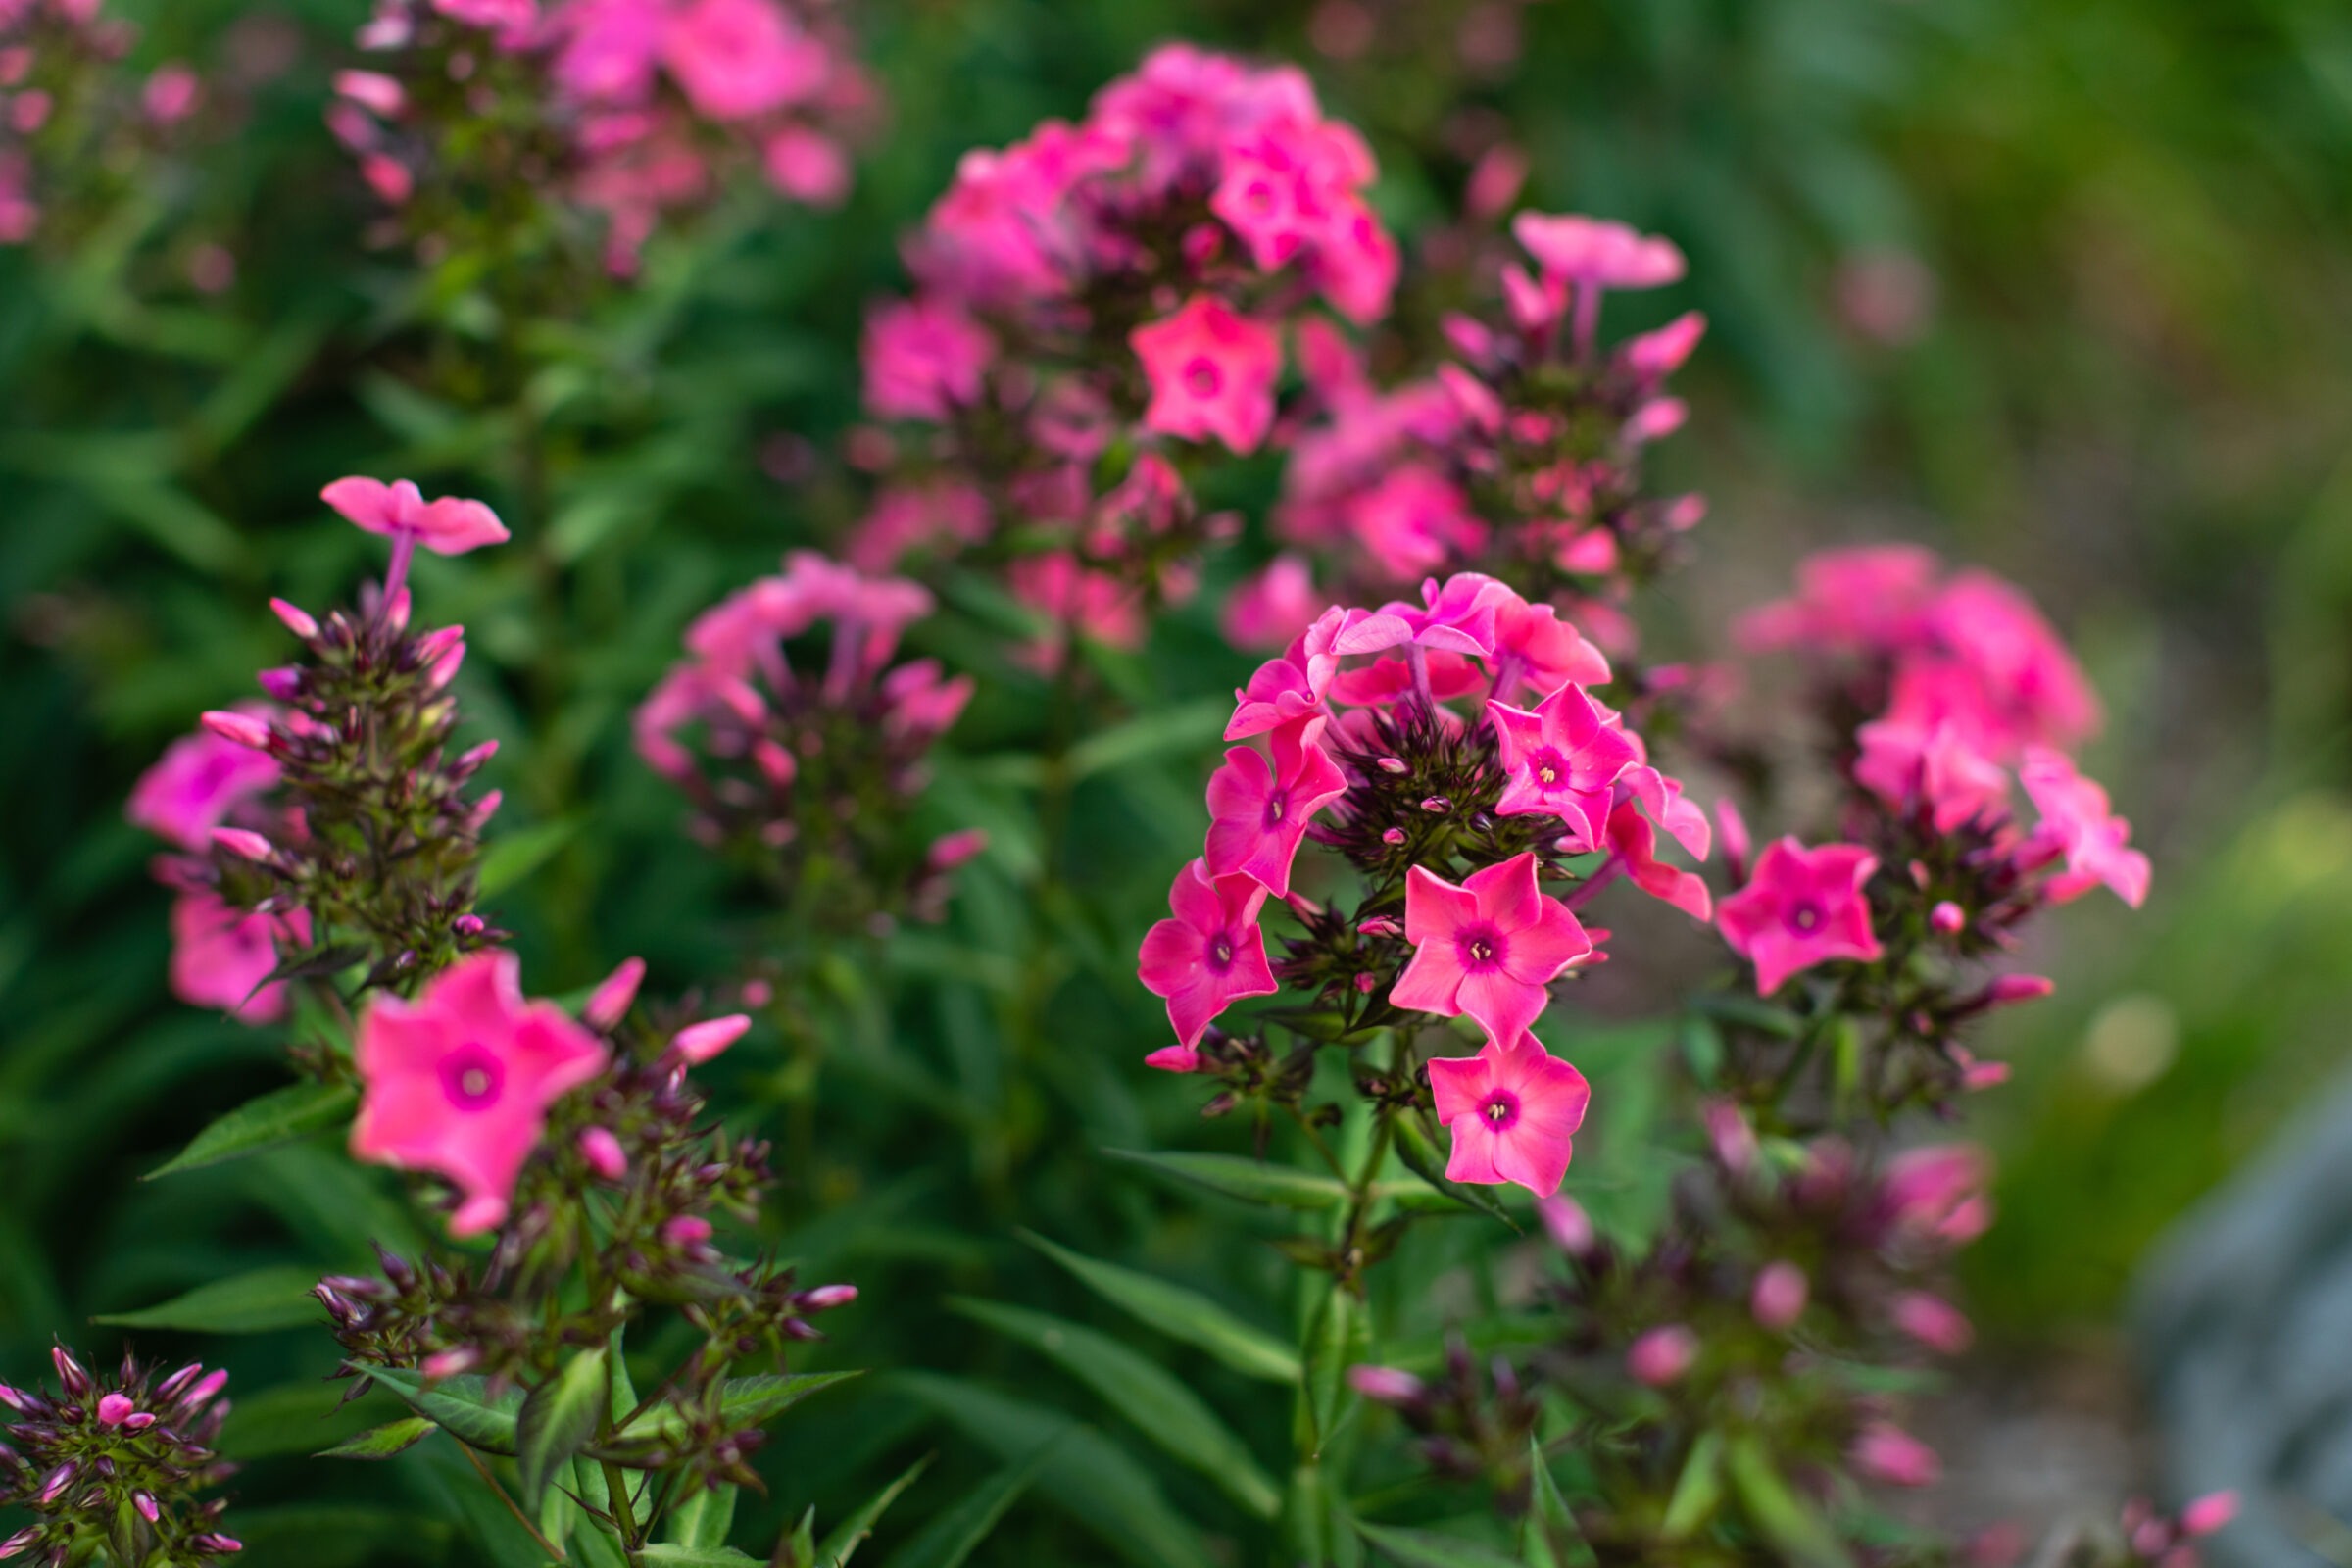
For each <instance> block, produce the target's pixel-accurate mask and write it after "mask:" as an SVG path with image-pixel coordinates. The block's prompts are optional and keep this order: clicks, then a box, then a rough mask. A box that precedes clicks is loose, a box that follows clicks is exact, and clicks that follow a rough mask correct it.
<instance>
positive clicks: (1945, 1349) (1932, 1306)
mask: <svg viewBox="0 0 2352 1568" xmlns="http://www.w3.org/2000/svg"><path fill="white" fill-rule="evenodd" d="M1890 1315H1891V1316H1892V1318H1893V1320H1894V1326H1895V1327H1896V1328H1897V1329H1899V1330H1901V1331H1902V1332H1903V1333H1905V1334H1907V1335H1909V1336H1910V1337H1911V1338H1912V1339H1915V1340H1917V1341H1918V1342H1919V1343H1920V1344H1922V1345H1924V1346H1926V1347H1927V1348H1929V1349H1931V1350H1935V1351H1936V1352H1937V1353H1939V1354H1942V1355H1958V1354H1959V1353H1960V1352H1961V1351H1962V1350H1965V1349H1967V1348H1968V1347H1969V1342H1970V1341H1972V1340H1974V1339H1975V1338H1976V1337H1977V1334H1976V1330H1975V1329H1974V1328H1973V1327H1971V1326H1970V1324H1969V1321H1968V1316H1967V1314H1965V1313H1964V1312H1962V1311H1961V1310H1960V1309H1959V1308H1958V1307H1956V1306H1954V1305H1953V1304H1952V1303H1951V1302H1949V1301H1947V1300H1945V1299H1943V1298H1942V1297H1940V1296H1930V1295H1929V1294H1928V1293H1927V1292H1925V1291H1905V1292H1903V1294H1901V1295H1900V1296H1897V1297H1896V1298H1895V1299H1894V1304H1893V1307H1892V1308H1891V1311H1890Z"/></svg>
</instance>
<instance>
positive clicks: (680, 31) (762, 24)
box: [662, 0, 827, 120]
mask: <svg viewBox="0 0 2352 1568" xmlns="http://www.w3.org/2000/svg"><path fill="white" fill-rule="evenodd" d="M662 64H664V65H665V66H667V67H668V68H669V73H670V74H671V75H672V76H674V77H676V78H677V82H678V86H679V87H680V88H681V89H683V90H684V92H685V94H686V98H687V101H688V102H689V103H691V104H693V105H694V107H695V108H696V109H697V110H699V111H701V112H702V113H703V114H706V115H709V116H710V117H711V119H713V120H748V119H750V118H751V117H752V116H754V115H763V114H766V113H767V112H769V111H770V110H774V109H781V108H782V107H784V106H785V105H786V104H789V103H793V102H795V101H797V100H800V99H803V98H806V97H808V96H809V94H810V93H812V92H814V91H815V90H816V88H817V87H818V86H820V85H821V84H822V83H823V81H824V79H825V74H826V71H827V56H826V53H825V49H824V46H823V45H822V44H819V43H818V42H816V40H814V39H813V38H810V37H809V36H808V35H807V34H806V33H804V32H802V31H801V30H800V27H799V26H798V25H797V24H795V23H794V22H793V21H792V20H791V18H789V17H788V16H787V15H786V14H785V13H784V12H783V11H782V10H780V9H778V8H777V7H776V6H775V5H774V4H773V3H772V0H689V3H688V4H687V5H686V6H685V8H684V9H682V10H680V11H678V12H676V13H674V14H673V15H672V16H671V17H670V18H669V21H668V24H667V25H666V26H665V27H664V28H663V30H662Z"/></svg>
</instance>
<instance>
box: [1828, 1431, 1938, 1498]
mask: <svg viewBox="0 0 2352 1568" xmlns="http://www.w3.org/2000/svg"><path fill="white" fill-rule="evenodd" d="M1846 1457H1847V1459H1848V1460H1850V1461H1851V1462H1852V1464H1853V1467H1854V1468H1855V1469H1856V1470H1857V1471H1859V1472H1860V1473H1861V1474H1862V1475H1863V1476H1865V1477H1866V1478H1868V1479H1869V1480H1872V1481H1877V1482H1881V1483H1883V1484H1884V1485H1887V1486H1889V1487H1927V1486H1933V1485H1935V1483H1936V1477H1938V1476H1940V1475H1942V1474H1943V1462H1942V1461H1941V1460H1939V1459H1937V1458H1936V1450H1935V1449H1934V1448H1931V1447H1929V1446H1927V1445H1926V1444H1924V1443H1922V1442H1920V1441H1919V1440H1918V1439H1917V1438H1915V1437H1913V1436H1911V1434H1910V1433H1908V1432H1905V1431H1904V1430H1903V1429H1902V1428H1900V1427H1898V1426H1894V1425H1891V1424H1889V1423H1887V1422H1885V1421H1873V1422H1870V1423H1869V1424H1868V1425H1866V1426H1864V1427H1863V1428H1862V1430H1861V1432H1860V1433H1859V1434H1858V1435H1857V1436H1856V1437H1855V1438H1854V1444H1853V1446H1852V1447H1851V1448H1850V1449H1848V1450H1847V1453H1846Z"/></svg>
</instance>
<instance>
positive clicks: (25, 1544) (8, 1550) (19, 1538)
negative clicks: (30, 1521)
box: [0, 1525, 41, 1562]
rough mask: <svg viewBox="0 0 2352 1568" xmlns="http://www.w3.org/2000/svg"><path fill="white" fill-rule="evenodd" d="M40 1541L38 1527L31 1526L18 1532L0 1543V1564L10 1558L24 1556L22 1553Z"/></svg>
mask: <svg viewBox="0 0 2352 1568" xmlns="http://www.w3.org/2000/svg"><path fill="white" fill-rule="evenodd" d="M40 1539H41V1531H40V1527H39V1526H38V1525H31V1526H27V1527H26V1528H25V1529H23V1530H20V1531H18V1532H17V1533H16V1534H15V1535H13V1536H11V1537H9V1538H8V1539H7V1540H6V1541H0V1562H6V1561H7V1560H8V1559H9V1558H11V1557H18V1556H22V1555H24V1553H25V1551H27V1550H29V1549H30V1548H31V1547H32V1545H33V1544H35V1543H36V1542H38V1541H39V1540H40Z"/></svg>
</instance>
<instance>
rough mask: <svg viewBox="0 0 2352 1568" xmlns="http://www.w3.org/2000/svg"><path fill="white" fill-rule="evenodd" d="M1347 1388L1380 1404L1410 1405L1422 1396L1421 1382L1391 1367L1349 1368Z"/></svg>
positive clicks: (1408, 1373) (1409, 1374)
mask: <svg viewBox="0 0 2352 1568" xmlns="http://www.w3.org/2000/svg"><path fill="white" fill-rule="evenodd" d="M1348 1387H1349V1388H1351V1389H1353V1390H1355V1392H1356V1393H1358V1394H1360V1395H1362V1396H1363V1397H1365V1398H1367V1399H1371V1400H1375V1401H1377V1402H1378V1403H1381V1404H1412V1403H1414V1402H1416V1401H1418V1400H1419V1399H1420V1397H1421V1394H1422V1383H1421V1380H1420V1379H1419V1378H1417V1377H1415V1376H1413V1375H1412V1374H1411V1373H1410V1372H1399V1371H1397V1369H1396V1368H1395V1367H1393V1366H1351V1367H1349V1368H1348Z"/></svg>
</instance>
